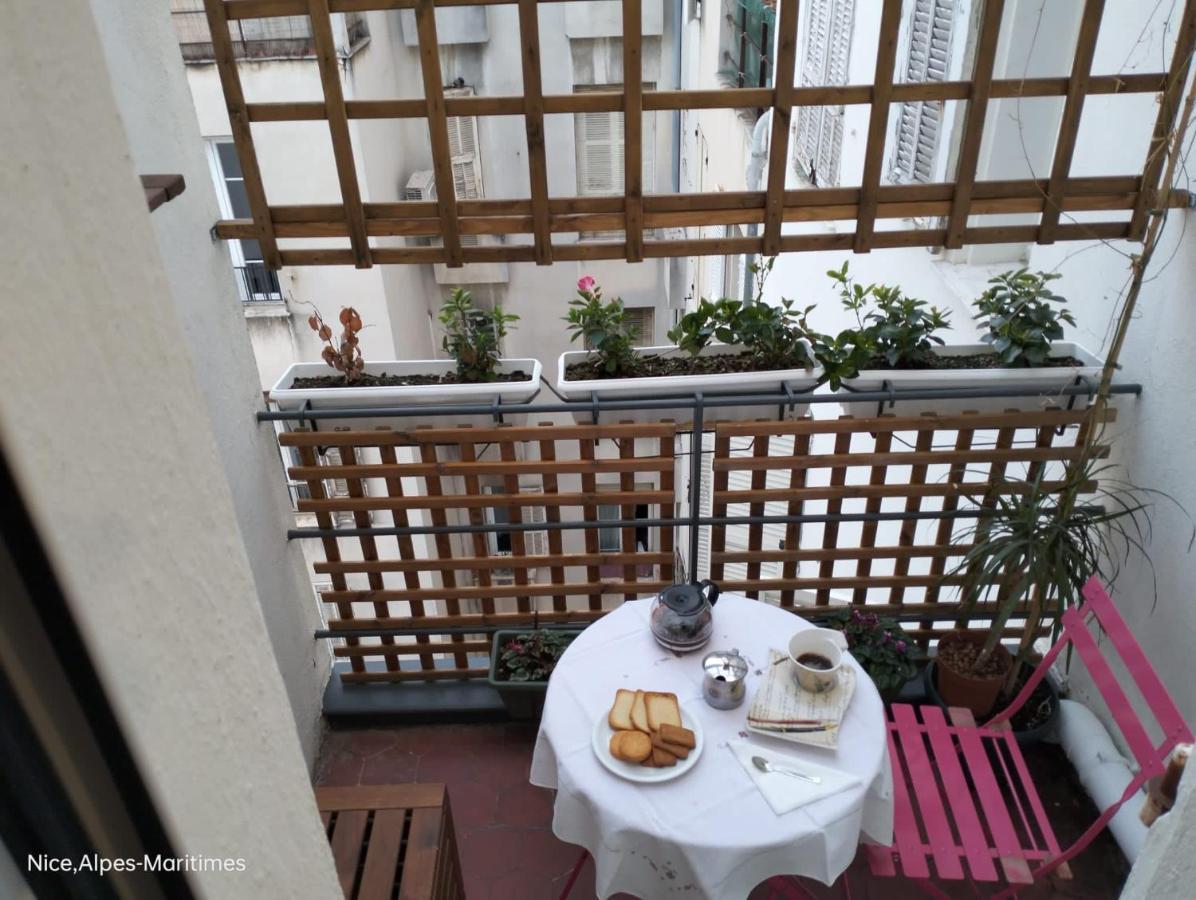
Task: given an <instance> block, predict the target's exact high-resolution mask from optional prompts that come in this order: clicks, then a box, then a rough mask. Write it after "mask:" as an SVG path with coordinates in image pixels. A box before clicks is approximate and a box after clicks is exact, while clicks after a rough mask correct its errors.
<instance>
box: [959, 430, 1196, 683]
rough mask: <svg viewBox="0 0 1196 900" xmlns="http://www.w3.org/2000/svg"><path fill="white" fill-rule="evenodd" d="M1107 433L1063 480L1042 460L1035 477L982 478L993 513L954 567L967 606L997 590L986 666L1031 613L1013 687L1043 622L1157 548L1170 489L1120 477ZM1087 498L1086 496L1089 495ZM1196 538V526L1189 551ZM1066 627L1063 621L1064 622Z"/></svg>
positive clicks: (964, 537)
mask: <svg viewBox="0 0 1196 900" xmlns="http://www.w3.org/2000/svg"><path fill="white" fill-rule="evenodd" d="M1103 457H1104V453H1103V448H1102V447H1101V446H1100V444H1099V440H1095V441H1092V442H1089V443H1087V444H1086V445H1085V447H1084V449H1083V452H1082V453H1081V455H1080V456H1079V457H1078V458H1076V459H1075V460H1073V461H1072V463H1071V464H1070V465H1069V466H1067V468H1066V469H1065V471H1064V473H1063V476H1062V478H1061V479H1059V480H1048V478H1047V467H1046V466H1045V465H1040V466H1038V467H1037V469H1036V470H1035V471H1033V472H1032V473H1031V474H1030V475H1029V476H1028V477H1027V478H1025V479H1016V478H1004V479H1001V480H1000V481H998V482H996V486H995V489H994V488H993V487H992V485H991V483H990V482H986V483H985V484H984V485H977V488H978V490H983V492H984V493H985V495H986V499H987V501H988V502H989V503H990V504H992V506H991V512H990V514H988V515H984V516H982V517H981V518H979V519H978V520H976V523H975V524H974V525H971V526H969V527H967V528H965V529H962V530H961V532H960V533H959V534H957V535H956V536H955V543H956V544H969V543H970V544H971V546H970V547H968V550H967V552H966V553H965V554H964V556H963V558H962V559H961V560H960V562H959V564H958V565H957V566H956V567H955V569H954V570H953V572H952V573H951V574H952V575H962V582H961V598H960V602H961V614H962V616H967V614H969V613H972V612H973V611H974V610H975V608H976V606H977V604H979V603H980V602H982V601H985V600H987V599H988V598H989V597H990V596H992V595H993V594H994V593H995V600H994V601H993V615H992V620H991V625H990V627H989V633H988V637H987V640H986V641H985V643H984V646H983V648H982V650H981V652H980V654H979V655H978V657H977V659H976V665H975V669H979V668H980V667H981V666H982V665H983V664H984V662H985V661H986V660H987V658H988V657H989V656H990V655H991V654H992V652H993V651H994V650H995V649H996V646H997V644H998V643H999V642H1000V640H1001V635H1002V633H1003V632H1004V630H1005V626H1006V625H1007V623H1008V622H1009V619H1010V618H1011V617H1014V616H1018V617H1021V616H1024V617H1025V619H1026V627H1025V631H1024V632H1023V636H1022V640H1021V645H1020V646H1019V648H1018V654H1017V656H1016V658H1015V661H1014V665H1013V667H1012V671H1011V672H1010V675H1009V679H1008V681H1007V682H1006V687H1007V689H1008V688H1011V687H1012V686H1013V685H1015V684H1016V683H1017V680H1018V676H1019V674H1020V669H1021V666H1022V664H1024V663H1025V661H1026V657H1027V656H1028V654H1029V651H1030V649H1031V646H1032V645H1033V641H1034V638H1035V636H1036V635H1037V633H1038V630H1039V626H1040V624H1041V622H1042V620H1043V619H1044V618H1048V617H1049V618H1053V619H1055V621H1056V623H1057V621H1058V616H1059V615H1060V614H1062V613H1063V612H1064V611H1065V610H1066V609H1068V608H1069V607H1076V606H1079V605H1080V603H1081V602H1082V596H1081V590H1082V589H1083V586H1084V584H1085V582H1087V581H1088V579H1089V578H1090V577H1091V576H1093V575H1099V576H1100V577H1101V579H1102V580H1103V581H1105V582H1106V583H1108V584H1112V583H1113V582H1114V581H1115V580H1116V578H1117V576H1118V574H1119V572H1120V571H1121V567H1122V565H1123V564H1124V563H1126V562H1127V561H1128V560H1129V559H1130V557H1131V556H1132V555H1134V554H1136V553H1137V554H1141V555H1142V557H1143V559H1145V560H1146V563H1147V565H1148V566H1149V567H1150V571H1151V576H1152V579H1153V577H1154V565H1153V563H1152V562H1151V560H1150V556H1149V554H1148V553H1147V546H1148V545H1149V543H1150V539H1151V519H1150V516H1151V510H1152V508H1153V506H1154V505H1155V501H1158V500H1164V501H1166V502H1168V503H1171V504H1174V505H1175V506H1176V507H1177V508H1178V509H1179V510H1180V512H1182V513H1184V516H1185V517H1186V518H1188V522H1189V524H1191V523H1192V520H1191V518H1190V517H1188V516H1187V513H1186V512H1185V511H1184V510H1183V507H1182V506H1180V504H1179V503H1178V502H1177V501H1176V500H1175V499H1174V498H1173V497H1171V496H1170V495H1168V494H1166V493H1164V492H1162V491H1158V490H1154V489H1151V488H1141V487H1138V486H1136V485H1134V484H1131V483H1129V482H1127V481H1124V480H1121V479H1118V478H1116V477H1113V473H1114V470H1116V468H1117V466H1116V465H1114V464H1112V463H1108V462H1104V461H1103ZM1082 497H1084V498H1086V502H1085V503H1081V502H1080V501H1081V498H1082ZM1193 541H1196V527H1194V528H1193V530H1192V534H1191V535H1190V536H1189V539H1188V549H1189V550H1190V549H1191V548H1192V544H1193ZM1056 627H1057V625H1056Z"/></svg>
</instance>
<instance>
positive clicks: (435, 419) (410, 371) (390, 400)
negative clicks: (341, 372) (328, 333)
mask: <svg viewBox="0 0 1196 900" xmlns="http://www.w3.org/2000/svg"><path fill="white" fill-rule="evenodd" d="M456 365H457V364H456V363H455V362H453V361H451V360H439V359H424V360H420V359H415V360H403V361H385V362H367V363H366V364H365V371H366V374H368V375H381V374H382V373H386V374H388V375H431V374H447V373H449V372H452V371H453V370H454V369H455V368H456ZM498 368H499V371H500V372H516V371H524V372H529V373H530V374H531V379H530V380H528V381H495V382H488V383H486V384H424V385H402V386H388V387H332V388H293V387H291V384H293V383H294V381H295V379H296V378H309V377H312V376H320V375H330V374H336V373H335V371H334V370H333V369H331V368H329V367H328V366H326V365H324V363H294V364H292V365H291V366H289V367H288V368H287V370H286V371H285V372H283V373H282V377H281V378H279V379H278V381H277V382H276V383H275V384H274V386H273V387H272V388H270V399H271V400H273V401H274V402H275V403H277V404H278V406H279V408H280V409H284V410H293V409H298V408H299V407H301V406H303V404H304V403H305V402H306V401H308V400H310V401H311V405H312V408H313V409H355V408H370V407H386V406H423V405H432V404H443V403H492V402H493V401H494V398H495V397H498V398H500V400H501V402H502V403H518V402H520V401H523V400H528V399H530V398H531V397H532V396H533V395H534V394H535V393H536V391H537V390H539V388H540V361H539V360H536V359H503V360H500V361H499V365H498ZM526 417H527V416H526V413H524V414H522V415H521V416H515V415H505V416H504V417H503V421H504V422H515V423H519V422H522V421H523V420H524V419H526ZM493 422H494V419H493V417H492V416H487V415H481V416H403V417H401V418H400V417H382V416H379V417H373V416H366V417H353V418H346V419H327V420H325V423H323V424H322V427H327V428H332V427H335V426H337V425H349V426H352V427H355V428H362V427H366V428H373V427H377V426H379V425H385V426H387V427H389V428H392V429H394V430H396V431H406V430H407V429H410V428H415V427H417V426H420V425H432V426H434V427H438V428H451V427H453V426H456V425H474V426H477V427H482V426H486V425H489V424H493Z"/></svg>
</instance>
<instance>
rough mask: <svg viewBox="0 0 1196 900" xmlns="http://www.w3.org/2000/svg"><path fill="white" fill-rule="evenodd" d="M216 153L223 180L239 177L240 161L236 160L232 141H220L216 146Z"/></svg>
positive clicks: (235, 150) (235, 149) (235, 151)
mask: <svg viewBox="0 0 1196 900" xmlns="http://www.w3.org/2000/svg"><path fill="white" fill-rule="evenodd" d="M216 153H217V155H218V156H219V157H220V171H221V172H223V173H224V177H225V178H240V177H241V160H239V159H237V148H236V147H234V146H233V143H232V141H222V142H220V143H219V144H217V145H216Z"/></svg>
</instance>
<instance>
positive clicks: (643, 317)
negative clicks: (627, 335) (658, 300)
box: [625, 306, 656, 347]
mask: <svg viewBox="0 0 1196 900" xmlns="http://www.w3.org/2000/svg"><path fill="white" fill-rule="evenodd" d="M625 311H626V313H627V324H628V325H629V326H631V342H632V344H634V345H635V346H636V347H651V346H652V342H653V341H654V340H655V338H656V327H655V326H656V308H655V307H654V306H629V307H626V310H625Z"/></svg>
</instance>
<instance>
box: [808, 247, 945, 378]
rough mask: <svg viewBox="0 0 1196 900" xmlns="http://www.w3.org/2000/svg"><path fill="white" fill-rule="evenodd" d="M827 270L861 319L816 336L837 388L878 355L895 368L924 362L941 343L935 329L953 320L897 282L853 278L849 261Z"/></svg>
mask: <svg viewBox="0 0 1196 900" xmlns="http://www.w3.org/2000/svg"><path fill="white" fill-rule="evenodd" d="M826 274H827V277H829V278H830V279H831V280H832V281H834V282H836V283H837V284H838V285H839V300H840V302H841V303H842V305H843V308H844V309H846V310H847V311H848V312H850V313H852V314H853V315H854V316H855V320H856V324H855V327H853V328H845V329H843V330H842V331H840V332H839V333H838V334H836V335H833V336H832V335H821V334H815V335H813V346H814V356H815V358H816V360H817V361H818V363H819V365H821V366H822V367H823V369H824V374H823V380H824V381H826V382H828V383H829V384H830V385H831V387H832V388H835V389H838V388H839V387H840V386H841V385H842V383H843V381H844V379H847V378H854V377H856V376H857V375H859V374H860V370H861V369H864V368H867V367H868V366H870V365H872V364H873V360H874V359H876V358H877V357H883V359H884V360H885V362H886V363H887V364H888V365H889V366H890V367H891V368H894V369H899V368H906V367H910V366H920V365H924V364H925V363H926V362H927V361H928V359H929V357H930V355H931V353H932V352H933V349H934V347H935V345H940V346H941V345H942V343H943V339H942V338H941V337H939V336H938V335H936V334H935V332H936V331H939V330H940V329H942V328H945V327H946V326H947V324H948V320H947V314H946V313H944V312H943V311H942V310H940V309H939V308H938V307H935V306H930V305H929V304H927V303H926V302H925V301H923V300H918V299H915V298H913V297H907V296H905V294H903V293H902V292H901V289H900V288H898V287H895V286H891V285H883V284H869V285H867V286H865V285H862V284H860V283H859V282H857V281H855V280H853V279H852V277H851V273H850V270H849V268H848V263H847V261H846V260H845V261H844V262H843V265H842V266H841V267H840V268H838V269H830V270H828V271H827V273H826Z"/></svg>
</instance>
